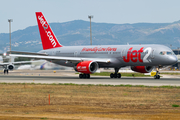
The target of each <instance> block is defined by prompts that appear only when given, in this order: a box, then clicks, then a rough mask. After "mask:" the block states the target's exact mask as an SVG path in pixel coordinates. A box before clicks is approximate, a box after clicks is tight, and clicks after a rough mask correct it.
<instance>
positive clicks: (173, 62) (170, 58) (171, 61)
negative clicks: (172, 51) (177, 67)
mask: <svg viewBox="0 0 180 120" xmlns="http://www.w3.org/2000/svg"><path fill="white" fill-rule="evenodd" d="M169 62H170V63H171V64H172V65H173V64H175V63H177V62H178V59H177V57H176V56H175V55H174V56H169Z"/></svg>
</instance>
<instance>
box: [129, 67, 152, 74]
mask: <svg viewBox="0 0 180 120" xmlns="http://www.w3.org/2000/svg"><path fill="white" fill-rule="evenodd" d="M153 68H154V67H153V66H132V67H131V70H133V71H135V72H139V73H150V72H151V71H152V70H153Z"/></svg>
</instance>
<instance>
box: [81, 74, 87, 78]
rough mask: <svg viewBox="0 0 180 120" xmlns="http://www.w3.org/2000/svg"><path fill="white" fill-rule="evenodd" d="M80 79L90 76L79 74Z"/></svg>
mask: <svg viewBox="0 0 180 120" xmlns="http://www.w3.org/2000/svg"><path fill="white" fill-rule="evenodd" d="M79 78H90V74H79Z"/></svg>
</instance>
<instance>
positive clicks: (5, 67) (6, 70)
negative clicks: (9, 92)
mask: <svg viewBox="0 0 180 120" xmlns="http://www.w3.org/2000/svg"><path fill="white" fill-rule="evenodd" d="M8 72H9V71H8V67H7V65H6V66H4V74H6V73H7V74H8Z"/></svg>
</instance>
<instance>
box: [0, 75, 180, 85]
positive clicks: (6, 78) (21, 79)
mask: <svg viewBox="0 0 180 120" xmlns="http://www.w3.org/2000/svg"><path fill="white" fill-rule="evenodd" d="M0 82H1V83H4V82H5V83H41V84H44V83H46V84H52V83H56V84H58V83H74V84H103V85H107V84H110V85H120V84H123V85H127V84H130V85H145V86H163V85H171V86H180V79H179V78H161V79H159V80H158V79H153V78H151V77H148V78H142V77H141V78H132V77H122V78H121V79H110V78H109V77H99V76H91V78H90V79H79V78H78V77H77V76H65V77H62V76H13V75H0Z"/></svg>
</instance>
